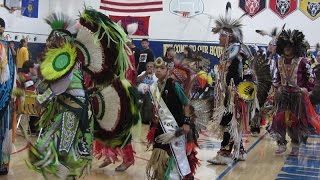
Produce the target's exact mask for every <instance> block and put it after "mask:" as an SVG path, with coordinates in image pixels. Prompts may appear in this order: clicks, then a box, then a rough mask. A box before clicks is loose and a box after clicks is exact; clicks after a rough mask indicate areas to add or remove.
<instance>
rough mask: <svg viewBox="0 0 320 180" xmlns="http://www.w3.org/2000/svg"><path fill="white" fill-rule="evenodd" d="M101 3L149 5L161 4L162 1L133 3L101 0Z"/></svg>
mask: <svg viewBox="0 0 320 180" xmlns="http://www.w3.org/2000/svg"><path fill="white" fill-rule="evenodd" d="M101 3H102V4H106V5H116V6H149V5H162V1H154V2H140V3H138V2H135V3H134V2H133V3H124V2H114V1H109V0H101Z"/></svg>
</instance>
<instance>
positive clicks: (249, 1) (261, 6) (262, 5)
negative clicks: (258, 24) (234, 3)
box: [239, 0, 267, 17]
mask: <svg viewBox="0 0 320 180" xmlns="http://www.w3.org/2000/svg"><path fill="white" fill-rule="evenodd" d="M266 4H267V1H266V0H240V1H239V7H240V8H241V9H242V10H243V11H244V12H246V13H247V15H249V16H250V17H253V16H255V15H257V14H259V13H260V12H262V11H263V10H265V9H266V6H267V5H266Z"/></svg>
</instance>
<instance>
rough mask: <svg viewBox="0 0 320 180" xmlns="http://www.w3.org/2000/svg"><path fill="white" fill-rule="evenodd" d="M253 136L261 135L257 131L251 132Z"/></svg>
mask: <svg viewBox="0 0 320 180" xmlns="http://www.w3.org/2000/svg"><path fill="white" fill-rule="evenodd" d="M251 136H252V137H258V136H259V133H257V132H252V133H251Z"/></svg>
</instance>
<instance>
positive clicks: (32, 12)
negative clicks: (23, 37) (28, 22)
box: [21, 0, 39, 18]
mask: <svg viewBox="0 0 320 180" xmlns="http://www.w3.org/2000/svg"><path fill="white" fill-rule="evenodd" d="M38 11H39V0H22V4H21V15H22V16H26V17H29V18H38V14H39V12H38Z"/></svg>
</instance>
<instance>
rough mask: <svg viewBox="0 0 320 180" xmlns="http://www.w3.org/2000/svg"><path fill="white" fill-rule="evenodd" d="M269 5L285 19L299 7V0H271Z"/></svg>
mask: <svg viewBox="0 0 320 180" xmlns="http://www.w3.org/2000/svg"><path fill="white" fill-rule="evenodd" d="M269 7H270V9H271V10H272V11H273V12H275V13H276V14H277V15H278V16H279V17H280V18H282V19H283V18H285V17H287V16H288V15H289V14H291V13H292V12H293V11H295V10H296V9H297V0H270V4H269Z"/></svg>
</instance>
